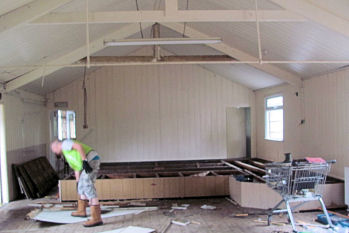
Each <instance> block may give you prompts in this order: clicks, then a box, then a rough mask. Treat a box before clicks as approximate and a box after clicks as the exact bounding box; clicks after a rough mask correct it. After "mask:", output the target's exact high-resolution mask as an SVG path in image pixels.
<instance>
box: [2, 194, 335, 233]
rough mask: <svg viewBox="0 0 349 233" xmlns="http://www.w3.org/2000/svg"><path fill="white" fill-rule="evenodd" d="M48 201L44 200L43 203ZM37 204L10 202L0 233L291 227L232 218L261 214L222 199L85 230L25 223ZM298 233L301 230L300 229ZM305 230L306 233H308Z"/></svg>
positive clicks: (216, 232) (163, 203) (164, 204)
mask: <svg viewBox="0 0 349 233" xmlns="http://www.w3.org/2000/svg"><path fill="white" fill-rule="evenodd" d="M46 200H47V199H46ZM37 201H38V200H21V201H15V202H11V203H9V204H7V205H5V206H2V207H1V208H0V232H55V233H60V232H62V233H63V232H64V233H68V232H84V233H88V232H103V231H108V230H112V229H116V228H121V227H127V226H131V225H132V226H140V227H149V228H153V229H156V230H157V232H161V230H162V229H163V228H165V226H166V225H167V224H168V223H169V222H170V221H171V220H172V219H175V218H180V219H187V220H189V221H194V222H195V223H191V224H189V225H187V226H178V225H173V224H172V225H171V226H170V228H169V229H168V230H167V231H166V232H167V233H174V232H188V233H189V232H191V233H194V232H202V233H206V232H207V233H224V232H229V233H230V232H236V233H240V232H244V233H254V232H255V233H262V232H263V233H265V232H275V233H276V232H292V229H291V226H290V225H288V224H285V225H284V226H267V225H266V223H263V222H256V220H258V219H260V220H266V215H263V214H261V215H253V216H249V217H244V218H236V217H235V218H234V217H232V214H236V213H247V212H248V213H257V214H258V213H262V212H261V211H260V210H252V209H245V208H241V207H239V206H235V205H233V204H231V203H230V202H228V201H227V200H226V199H224V198H209V199H171V200H160V201H158V204H159V210H157V211H152V212H144V213H141V214H139V215H134V216H122V217H112V218H107V219H104V225H103V226H99V227H94V228H84V227H83V226H82V224H81V223H78V224H66V225H64V224H62V225H60V224H52V223H43V222H35V221H33V220H25V216H26V214H27V213H28V212H30V211H31V210H33V209H35V208H34V207H29V206H28V204H29V203H34V202H37ZM173 203H177V204H178V205H180V204H190V206H189V208H188V209H187V210H176V211H174V212H172V213H170V212H169V210H170V207H171V206H172V204H173ZM203 204H208V205H214V206H216V207H217V209H216V210H203V209H201V208H200V206H201V205H203ZM318 213H319V212H308V213H298V214H295V217H296V219H300V220H302V221H304V222H308V223H313V224H314V221H313V219H314V218H315V217H316V214H318ZM273 221H276V222H284V223H287V218H286V216H274V217H273ZM299 230H303V229H302V228H299ZM309 230H311V231H312V232H317V233H320V232H329V231H327V230H321V229H319V228H316V229H315V228H313V229H309ZM309 230H308V232H309Z"/></svg>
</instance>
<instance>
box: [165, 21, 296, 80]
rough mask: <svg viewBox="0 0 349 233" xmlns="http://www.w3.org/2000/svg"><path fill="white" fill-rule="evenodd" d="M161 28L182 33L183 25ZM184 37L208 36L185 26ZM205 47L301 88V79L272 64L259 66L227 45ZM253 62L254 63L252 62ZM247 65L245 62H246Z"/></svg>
mask: <svg viewBox="0 0 349 233" xmlns="http://www.w3.org/2000/svg"><path fill="white" fill-rule="evenodd" d="M162 25H163V26H165V27H167V28H169V29H171V30H173V31H176V32H178V33H183V24H180V23H163V24H162ZM185 35H186V36H188V37H199V38H204V37H209V35H207V34H205V33H202V32H199V31H197V30H196V29H194V28H192V27H190V26H188V25H187V26H186V29H185ZM207 46H209V47H211V48H214V49H215V50H218V51H220V52H222V53H224V54H226V55H229V56H231V57H233V58H235V59H237V60H240V61H251V63H249V64H248V65H250V66H253V67H255V68H256V69H258V70H261V71H263V72H266V73H268V74H271V75H273V76H275V77H277V78H279V79H280V80H283V81H285V82H287V83H289V84H292V85H294V86H297V87H301V86H302V79H301V78H300V77H299V76H297V75H294V74H293V73H290V72H288V71H286V70H283V69H280V68H279V67H277V66H275V65H272V64H259V63H257V62H255V61H258V58H256V57H254V56H252V55H250V54H248V53H245V52H243V51H241V50H239V49H236V48H233V47H231V46H230V45H228V44H225V43H219V44H207ZM253 61H254V62H253ZM246 63H247V62H246Z"/></svg>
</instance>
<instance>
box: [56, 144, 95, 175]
mask: <svg viewBox="0 0 349 233" xmlns="http://www.w3.org/2000/svg"><path fill="white" fill-rule="evenodd" d="M74 143H78V144H80V145H81V146H82V149H83V150H84V152H85V154H86V155H87V154H88V153H89V152H90V151H92V150H93V149H92V147H90V146H88V145H86V144H84V143H82V142H79V141H76V140H70V139H67V140H64V141H63V142H62V152H63V155H64V158H65V160H66V161H67V162H68V164H69V166H70V167H71V168H72V169H73V170H74V171H81V170H82V159H81V155H80V153H79V152H78V151H77V150H75V149H73V144H74Z"/></svg>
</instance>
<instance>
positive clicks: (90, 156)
mask: <svg viewBox="0 0 349 233" xmlns="http://www.w3.org/2000/svg"><path fill="white" fill-rule="evenodd" d="M51 150H52V152H53V153H55V154H56V155H57V156H60V155H61V154H63V155H64V157H65V160H66V161H67V162H68V164H69V166H70V167H71V168H72V169H73V170H74V172H75V178H76V181H77V190H78V194H79V197H80V199H79V200H78V209H77V211H76V212H73V213H72V214H71V215H72V216H74V217H86V216H87V215H86V207H87V205H88V202H89V204H90V210H91V219H88V220H87V221H86V222H84V226H85V227H94V226H99V225H102V224H103V221H102V218H101V208H100V205H99V201H98V198H97V192H96V188H95V186H94V183H95V181H96V178H97V175H98V171H99V165H100V158H99V156H98V154H97V153H96V151H94V150H93V149H92V148H91V147H89V146H88V145H85V144H83V143H81V142H78V141H75V140H70V139H67V140H64V141H62V142H61V141H58V140H56V141H54V142H52V143H51Z"/></svg>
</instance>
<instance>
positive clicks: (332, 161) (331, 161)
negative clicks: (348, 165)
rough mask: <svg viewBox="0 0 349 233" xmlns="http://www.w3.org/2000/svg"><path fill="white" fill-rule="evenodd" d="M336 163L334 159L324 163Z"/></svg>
mask: <svg viewBox="0 0 349 233" xmlns="http://www.w3.org/2000/svg"><path fill="white" fill-rule="evenodd" d="M336 162H337V160H335V159H332V160H326V163H336Z"/></svg>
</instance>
